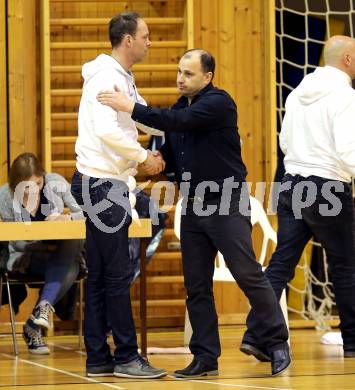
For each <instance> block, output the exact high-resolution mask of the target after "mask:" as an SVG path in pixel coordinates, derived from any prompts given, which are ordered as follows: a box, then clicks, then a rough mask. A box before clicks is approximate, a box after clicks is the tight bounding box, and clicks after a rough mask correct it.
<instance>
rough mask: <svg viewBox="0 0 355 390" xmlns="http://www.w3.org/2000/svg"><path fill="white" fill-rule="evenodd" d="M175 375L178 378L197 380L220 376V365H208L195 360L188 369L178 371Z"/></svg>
mask: <svg viewBox="0 0 355 390" xmlns="http://www.w3.org/2000/svg"><path fill="white" fill-rule="evenodd" d="M174 374H175V376H176V377H177V378H195V377H199V376H206V375H218V364H217V363H216V364H214V365H208V364H205V363H203V362H200V361H199V360H197V359H195V358H194V359H193V360H192V362H191V363H190V364H189V365H188V366H187V367H186V368H184V369H182V370H176V371H175V372H174Z"/></svg>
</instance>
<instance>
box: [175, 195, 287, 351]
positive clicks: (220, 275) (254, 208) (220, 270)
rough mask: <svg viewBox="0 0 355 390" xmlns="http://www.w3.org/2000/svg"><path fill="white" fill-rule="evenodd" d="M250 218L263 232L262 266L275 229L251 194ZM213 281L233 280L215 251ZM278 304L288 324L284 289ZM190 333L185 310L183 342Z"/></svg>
mask: <svg viewBox="0 0 355 390" xmlns="http://www.w3.org/2000/svg"><path fill="white" fill-rule="evenodd" d="M181 204H182V199H179V201H178V202H177V204H176V208H175V216H174V232H175V235H176V237H177V238H178V239H179V240H180V220H181V208H182V206H181ZM250 219H251V224H252V225H253V226H254V225H256V224H259V225H260V227H261V230H262V232H263V241H262V244H261V251H260V256H259V259H258V262H259V263H260V264H261V265H262V266H263V265H264V263H265V258H266V252H267V246H268V244H269V241H271V242H273V243H274V244H276V243H277V234H276V232H275V230H274V229H273V228H272V226H271V224H270V221H269V219H268V217H267V215H266V213H265V211H264V208H263V206H262V204H261V203H260V201H259V200H258V199H256V198H254V197H253V196H250ZM213 280H214V281H219V282H235V280H234V278H233V276H232V274H231V273H230V271H229V269H228V267H227V265H226V263H225V261H224V258H223V255H222V253H220V252H218V253H217V258H216V262H215V271H214V275H213ZM280 305H281V309H282V312H283V315H284V317H285V321H286V324H287V326H288V313H287V299H286V292H285V290H284V291H283V292H282V295H281V299H280ZM191 335H192V329H191V324H190V320H189V317H188V313H187V310H186V314H185V328H184V344H185V345H187V344H188V343H189V341H190V338H191Z"/></svg>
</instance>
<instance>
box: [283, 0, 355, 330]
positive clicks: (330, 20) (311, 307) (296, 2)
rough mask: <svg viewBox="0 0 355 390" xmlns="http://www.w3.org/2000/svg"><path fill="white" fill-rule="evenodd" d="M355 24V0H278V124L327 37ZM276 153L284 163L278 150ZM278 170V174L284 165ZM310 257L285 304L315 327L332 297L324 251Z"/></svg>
mask: <svg viewBox="0 0 355 390" xmlns="http://www.w3.org/2000/svg"><path fill="white" fill-rule="evenodd" d="M354 27H355V0H276V48H277V58H276V61H277V116H278V118H277V119H278V129H280V124H281V122H282V118H283V115H284V113H285V101H286V98H287V96H288V94H289V93H290V92H291V91H292V90H293V89H294V88H295V87H296V86H297V85H298V84H299V83H300V82H301V80H302V79H303V77H304V76H305V75H306V74H308V73H310V72H312V71H314V69H315V68H316V67H317V66H319V65H321V64H322V51H323V46H324V43H325V41H326V40H327V39H328V38H329V37H330V36H332V35H335V34H345V35H349V36H352V37H354V31H355V28H354ZM279 153H280V156H279V163H280V164H282V159H283V158H282V157H283V156H282V155H281V151H280V150H279ZM278 173H279V174H281V175H282V169H281V170H278ZM276 180H278V178H276ZM314 245H319V244H317V243H314ZM309 256H310V254H309V251H308V252H307V254H305V255H304V256H303V257H302V260H301V261H300V264H299V265H298V271H297V274H298V278H299V279H300V278H301V279H303V283H301V286H302V287H301V288H299V287H297V284H295V283H292V284H290V285H289V289H290V290H289V292H292V293H293V294H298V295H300V299H299V302H301V305H296V308H295V307H291V306H289V310H290V311H292V312H295V313H298V314H299V315H300V316H301V317H302V318H304V319H310V320H315V321H316V327H317V328H318V329H328V328H329V327H328V325H327V323H326V320H328V319H332V318H333V312H334V305H335V302H334V295H333V292H332V285H331V282H330V280H329V278H328V272H327V268H328V267H327V261H326V256H325V253H324V251H323V256H321V257H322V260H321V261H320V263H318V269H316V270H314V268H313V270H312V269H311V267H310V263H311V262H310V259H309ZM320 264H321V265H320ZM321 268H322V269H321Z"/></svg>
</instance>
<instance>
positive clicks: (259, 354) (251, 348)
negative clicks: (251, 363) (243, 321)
mask: <svg viewBox="0 0 355 390" xmlns="http://www.w3.org/2000/svg"><path fill="white" fill-rule="evenodd" d="M239 349H240V350H241V351H242V352H243V353H245V354H246V355H253V356H254V357H255V358H256V359H258V360H260V361H261V362H271V358H270V355H269V353H268V352H267V350H266V348H262V347H260V346H256V345H255V344H250V343H247V342H242V343H241V344H240V347H239Z"/></svg>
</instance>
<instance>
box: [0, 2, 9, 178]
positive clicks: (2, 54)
mask: <svg viewBox="0 0 355 390" xmlns="http://www.w3.org/2000/svg"><path fill="white" fill-rule="evenodd" d="M6 61H7V53H6V4H5V0H0V91H1V94H0V186H1V185H3V184H4V183H5V182H6V181H7V171H8V155H7V143H8V139H7V123H8V122H7V73H6V72H7V69H6Z"/></svg>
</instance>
